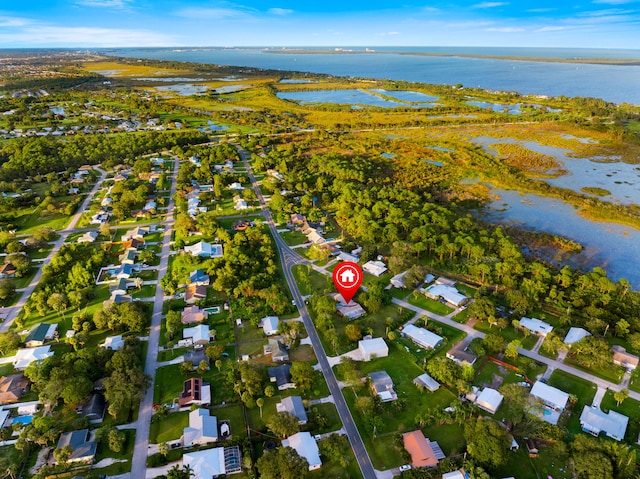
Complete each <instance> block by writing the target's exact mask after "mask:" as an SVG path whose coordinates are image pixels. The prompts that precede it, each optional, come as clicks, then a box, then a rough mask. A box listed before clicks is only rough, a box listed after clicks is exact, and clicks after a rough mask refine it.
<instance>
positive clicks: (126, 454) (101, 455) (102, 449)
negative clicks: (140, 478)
mask: <svg viewBox="0 0 640 479" xmlns="http://www.w3.org/2000/svg"><path fill="white" fill-rule="evenodd" d="M121 431H122V432H124V433H125V435H126V436H127V438H126V440H125V443H124V447H123V449H122V451H120V452H113V451H111V450H109V448H108V447H107V444H106V443H105V444H100V445H99V446H98V451H97V454H96V461H95V462H96V463H98V462H100V461H101V460H102V459H105V458H108V457H110V458H113V459H116V460H122V459H125V462H114V463H113V464H112V465H110V466H107V467H101V468H99V469H95V470H96V471H99V474H108V475H113V476H115V475H118V474H124V473H125V472H129V471H131V458H132V456H133V446H134V445H135V442H136V441H135V437H136V431H135V429H121Z"/></svg>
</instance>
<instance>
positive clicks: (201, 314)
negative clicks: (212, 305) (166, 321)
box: [180, 294, 208, 324]
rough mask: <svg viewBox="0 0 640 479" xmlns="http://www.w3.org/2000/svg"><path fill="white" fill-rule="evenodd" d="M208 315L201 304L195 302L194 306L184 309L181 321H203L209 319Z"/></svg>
mask: <svg viewBox="0 0 640 479" xmlns="http://www.w3.org/2000/svg"><path fill="white" fill-rule="evenodd" d="M205 297H206V294H205ZM207 317H208V314H207V312H206V311H204V310H202V309H200V306H198V305H195V304H194V305H193V306H187V307H186V308H184V309H183V310H182V316H181V317H180V321H182V324H193V323H201V322H202V321H204V320H205V319H207Z"/></svg>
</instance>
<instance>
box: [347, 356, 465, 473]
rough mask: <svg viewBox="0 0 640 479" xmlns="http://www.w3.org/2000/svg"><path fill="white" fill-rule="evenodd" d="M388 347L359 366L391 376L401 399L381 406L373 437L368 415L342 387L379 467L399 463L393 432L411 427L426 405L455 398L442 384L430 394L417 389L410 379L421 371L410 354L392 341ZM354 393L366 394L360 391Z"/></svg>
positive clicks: (438, 404) (445, 403)
mask: <svg viewBox="0 0 640 479" xmlns="http://www.w3.org/2000/svg"><path fill="white" fill-rule="evenodd" d="M389 349H390V355H389V356H388V357H386V358H378V359H375V360H373V361H370V362H368V363H362V364H361V365H360V367H361V370H362V374H363V376H364V375H366V374H367V373H370V372H374V371H382V370H384V371H386V372H387V373H388V374H389V375H390V376H391V378H392V379H393V383H394V389H395V391H396V392H397V394H398V398H399V399H400V400H401V401H400V403H395V404H394V403H387V404H384V405H383V410H382V412H381V413H380V417H381V421H380V423H379V424H378V425H377V427H376V438H374V437H373V428H372V426H371V422H370V418H369V417H367V416H365V415H364V414H363V413H362V411H360V410H358V409H356V408H355V406H354V402H355V395H354V392H353V391H352V390H351V388H345V389H344V390H343V392H344V395H345V399H346V400H347V403H348V404H349V407H350V409H351V412H352V414H353V416H354V420H355V421H356V424H357V425H358V429H359V431H360V434H361V435H362V438H363V440H364V442H365V445H366V447H367V450H368V451H369V455H370V456H371V458H372V460H373V463H374V466H375V467H376V469H379V470H384V469H389V468H391V467H398V466H400V465H401V464H402V463H403V460H402V454H401V453H400V451H399V450H398V449H397V448H396V447H395V445H394V435H395V434H397V433H403V432H407V431H411V430H413V429H414V428H415V417H416V414H418V413H419V412H420V411H422V410H424V409H426V408H438V409H440V408H444V407H447V406H449V404H451V402H452V401H453V400H454V399H455V396H454V394H453V393H452V392H450V391H449V390H448V389H446V388H444V387H441V388H440V389H438V390H437V391H435V392H433V393H431V392H428V391H420V390H419V389H418V388H417V387H416V386H415V385H414V384H413V382H412V381H413V379H414V378H415V377H416V376H418V375H420V374H422V372H423V371H422V369H420V368H419V367H418V366H417V365H416V364H415V363H414V362H413V359H412V358H413V357H412V356H411V355H410V353H407V352H406V351H405V350H404V348H401V347H400V346H398V345H397V344H395V343H392V345H391V347H390V348H389ZM358 394H360V395H362V394H369V393H368V392H367V391H366V390H362V391H360V392H359V393H358ZM398 404H400V407H398Z"/></svg>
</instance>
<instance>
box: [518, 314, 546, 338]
mask: <svg viewBox="0 0 640 479" xmlns="http://www.w3.org/2000/svg"><path fill="white" fill-rule="evenodd" d="M520 327H521V328H526V329H528V330H529V331H531V332H532V333H533V334H538V335H540V336H546V335H547V334H549V333H550V332H551V331H553V326H551V325H550V324H549V323H545V322H544V321H541V320H539V319H537V318H526V317H523V318H522V319H521V320H520Z"/></svg>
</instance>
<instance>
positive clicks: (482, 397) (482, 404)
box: [476, 388, 504, 414]
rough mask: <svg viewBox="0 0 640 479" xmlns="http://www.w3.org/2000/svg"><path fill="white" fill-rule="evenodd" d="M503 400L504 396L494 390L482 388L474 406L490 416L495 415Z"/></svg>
mask: <svg viewBox="0 0 640 479" xmlns="http://www.w3.org/2000/svg"><path fill="white" fill-rule="evenodd" d="M503 399H504V396H503V395H502V394H500V393H499V392H498V391H496V390H495V389H491V388H484V389H483V390H482V392H481V393H480V394H479V395H478V397H477V398H476V406H478V407H479V408H480V409H484V410H485V411H487V412H489V413H491V414H495V413H496V411H497V410H498V408H499V407H500V404H502V400H503Z"/></svg>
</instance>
